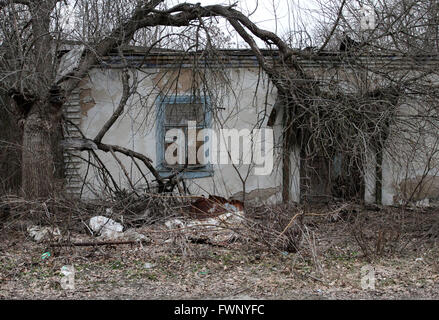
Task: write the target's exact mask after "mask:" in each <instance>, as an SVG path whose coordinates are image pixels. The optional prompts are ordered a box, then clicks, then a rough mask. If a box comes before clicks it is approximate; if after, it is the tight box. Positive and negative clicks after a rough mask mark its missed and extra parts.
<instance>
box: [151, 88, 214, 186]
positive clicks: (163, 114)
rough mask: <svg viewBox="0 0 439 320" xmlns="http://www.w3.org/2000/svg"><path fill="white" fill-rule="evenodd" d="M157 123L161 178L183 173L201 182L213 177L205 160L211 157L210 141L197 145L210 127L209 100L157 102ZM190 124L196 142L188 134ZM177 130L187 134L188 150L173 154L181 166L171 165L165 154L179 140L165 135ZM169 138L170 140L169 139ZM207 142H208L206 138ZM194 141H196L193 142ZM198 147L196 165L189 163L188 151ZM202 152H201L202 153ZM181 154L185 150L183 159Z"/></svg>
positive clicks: (185, 98)
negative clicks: (208, 146)
mask: <svg viewBox="0 0 439 320" xmlns="http://www.w3.org/2000/svg"><path fill="white" fill-rule="evenodd" d="M157 108H158V119H157V120H158V123H157V158H158V162H159V168H158V169H159V172H160V174H161V175H162V176H167V175H169V174H172V173H174V172H176V171H182V175H183V177H185V178H199V177H205V176H210V175H211V174H212V166H211V165H210V164H206V163H205V161H204V159H200V157H199V156H200V155H201V156H202V157H206V156H208V152H209V150H208V148H207V147H206V146H207V144H208V143H207V141H206V140H205V141H196V136H197V135H198V133H199V132H200V131H201V130H203V129H206V128H209V127H210V122H211V112H210V108H209V103H208V99H207V98H205V97H194V96H189V95H173V96H166V97H163V96H161V97H158V98H157ZM188 122H191V123H192V124H195V126H194V127H193V129H195V130H196V131H195V132H196V135H195V140H194V137H192V135H191V134H189V132H188ZM172 129H178V130H181V132H183V134H184V142H185V146H184V148H183V149H175V150H173V156H174V158H179V159H180V161H178V163H168V162H167V160H166V157H165V152H166V150H167V148H168V147H170V145H171V144H172V143H173V142H174V141H175V139H177V136H175V137H173V136H172V135H171V136H169V134H168V136H167V135H166V133H167V132H172V131H170V130H172ZM166 138H167V139H166ZM205 139H207V138H205ZM192 140H194V141H192ZM190 145H195V148H196V154H197V155H198V157H196V159H195V160H196V161H195V162H194V161H189V159H188V155H189V152H188V147H189V146H190ZM200 148H202V149H201V150H200ZM179 150H184V151H183V152H182V154H181V155H179V154H178V152H179Z"/></svg>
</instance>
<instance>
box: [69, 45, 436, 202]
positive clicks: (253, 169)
mask: <svg viewBox="0 0 439 320" xmlns="http://www.w3.org/2000/svg"><path fill="white" fill-rule="evenodd" d="M262 52H263V54H264V55H265V56H266V57H267V59H272V60H273V61H275V60H276V52H275V51H272V50H264V51H262ZM299 60H300V65H301V66H302V67H303V70H305V72H306V73H307V74H308V75H309V76H310V78H311V79H312V80H310V82H312V83H318V86H319V90H320V91H319V93H318V96H319V97H321V107H322V108H323V107H324V108H326V109H322V110H328V108H332V107H334V108H335V107H337V106H336V105H335V104H334V103H333V101H334V100H333V99H335V98H334V97H336V96H337V94H340V93H342V94H343V95H344V98H343V99H342V100H340V103H339V105H340V106H342V105H343V104H347V103H352V104H353V105H355V103H357V104H358V103H359V102H358V101H359V99H357V98H356V97H357V96H356V94H357V93H358V92H361V94H362V96H363V97H365V96H368V97H369V98H370V99H375V100H373V101H383V100H386V97H385V95H384V94H382V93H381V91H380V88H381V87H385V86H384V85H383V86H381V83H385V82H386V79H387V78H388V77H389V76H395V77H396V75H395V74H399V75H400V74H402V73H404V74H405V75H406V74H409V73H421V72H423V71H422V69H423V68H425V66H431V65H434V66H436V65H437V57H436V58H432V57H420V58H419V60H416V61H413V59H408V58H407V59H406V58H404V57H398V56H394V55H389V54H378V55H374V56H368V55H361V56H356V57H352V56H349V55H347V54H344V55H341V54H340V53H330V52H320V53H313V55H312V57H311V56H310V58H307V57H306V56H305V55H304V56H301V57H300V58H299ZM353 61H357V62H358V61H360V62H364V64H363V65H367V66H368V68H361V67H359V66H360V65H361V64H355V63H353ZM386 68H387V69H386ZM127 70H128V71H127ZM376 70H379V71H381V72H382V73H381V74H380V73H379V72H376ZM385 70H388V71H385ZM124 72H125V73H127V74H128V75H129V79H128V82H127V84H129V88H128V87H126V86H124V84H123V81H122V79H123V77H124ZM429 81H431V77H430V79H429ZM382 91H383V92H384V90H382ZM365 92H366V94H365ZM127 93H128V94H127ZM400 93H401V92H400ZM328 95H331V97H332V98H328V99H326V98H325V97H326V96H328ZM395 96H398V92H397V93H396V94H393V95H392V99H393V102H391V103H390V102H389V105H386V104H384V109H383V110H389V109H392V108H393V109H392V110H393V111H392V113H391V116H392V117H394V118H395V117H396V118H398V117H399V115H402V116H401V117H402V118H404V119H406V118H407V116H410V115H414V114H416V115H420V113H419V111H418V110H417V107H416V105H417V104H416V103H413V101H409V100H410V99H414V100H417V101H418V100H419V99H418V98H416V97H415V96H410V95H403V96H402V95H401V96H399V99H397V100H398V102H395V99H394V98H395ZM346 97H348V98H346ZM349 97H350V98H349ZM122 98H123V99H122ZM124 99H126V104H125V105H124V107H123V108H120V104H121V100H124ZM392 99H390V100H392ZM308 100H309V103H315V102H313V101H315V100H316V99H315V97H314V96H313V97H310V98H309V99H308ZM365 101H366V100H365ZM371 101H372V100H371ZM366 102H367V101H366ZM366 102H365V103H363V105H361V108H363V109H361V108H360V109H358V108H357V109H356V110H366V111H367V110H369V111H370V108H374V106H375V104H368V103H366ZM286 105H287V103H286V102H285V99H284V98H282V97H281V96H280V95H279V94H278V92H277V89H276V86H274V85H273V83H272V81H271V79H270V77H269V76H268V75H267V74H266V73H265V72H264V71H263V70H262V68H260V65H259V63H258V60H257V59H256V57H255V56H254V54H253V53H252V52H251V51H250V50H222V51H218V52H217V53H216V55H209V54H208V53H205V52H192V53H191V52H189V53H188V52H179V51H174V50H165V49H163V50H159V49H157V50H151V51H149V50H146V49H144V48H138V47H129V48H128V47H127V48H126V49H125V50H124V51H123V55H122V56H121V55H120V53H114V54H110V55H108V56H106V57H104V58H103V59H102V61H101V63H100V64H99V65H97V66H95V68H93V69H92V70H91V71H90V72H89V76H88V77H87V78H86V79H84V80H83V81H82V83H81V85H80V87H79V88H78V89H77V90H76V91H75V92H74V94H73V95H72V96H71V97H70V99H69V101H68V102H67V103H66V104H65V106H64V115H65V119H66V120H67V122H66V125H65V138H66V140H69V139H70V140H71V141H73V140H74V139H79V138H82V137H86V138H89V139H94V138H95V137H96V136H98V135H99V133H100V131H101V129H102V128H103V127H104V126H105V125H106V124H108V121H109V120H110V119H111V118H112V117H113V116H114V114H115V112H116V113H118V116H117V118H115V120H114V123H112V125H111V128H110V129H109V130H108V132H106V134H105V135H104V136H103V137H101V138H102V143H105V144H107V145H113V146H120V147H121V148H126V149H129V150H132V151H134V152H136V153H138V154H142V155H144V156H145V157H146V158H147V159H148V161H149V160H150V163H151V164H152V166H153V168H154V170H155V171H156V173H155V174H154V173H153V172H151V170H150V169H149V168H148V167H147V166H145V164H144V163H142V162H141V161H138V160H137V161H136V159H134V158H133V157H130V156H127V155H124V154H121V153H117V156H116V154H115V153H114V152H113V150H110V152H108V150H106V151H107V152H104V151H101V150H97V148H93V147H92V148H91V150H93V153H94V154H95V155H96V156H98V157H99V164H100V165H99V166H95V165H93V163H94V161H96V160H95V159H93V155H91V154H90V152H89V151H90V150H83V149H82V150H81V149H78V147H75V145H74V144H67V145H66V148H65V151H64V158H65V163H66V173H65V175H66V188H67V191H68V192H69V193H71V194H73V195H76V196H81V197H84V198H93V197H99V196H100V195H102V194H103V193H105V192H106V190H107V187H108V185H116V186H117V187H118V188H120V189H121V190H122V189H134V190H143V191H148V190H150V188H152V187H153V185H154V184H155V182H156V181H157V179H158V177H157V174H158V175H159V177H161V178H163V179H166V178H169V177H170V176H171V177H172V178H174V179H178V181H180V182H181V183H180V184H179V188H184V189H185V191H188V192H190V194H194V195H205V196H207V195H210V194H215V195H220V196H222V197H226V198H233V199H240V200H242V199H243V198H245V201H261V202H280V201H282V200H288V201H289V200H291V201H295V202H300V201H303V200H306V201H328V200H332V199H349V198H353V197H356V198H357V199H359V200H364V201H365V202H367V203H375V202H379V203H382V204H385V205H391V204H396V203H398V202H399V201H402V200H404V199H407V198H410V200H414V201H420V200H424V199H428V201H433V200H434V199H435V198H438V197H439V180H436V178H435V176H436V172H435V171H434V169H435V168H437V166H435V164H434V162H435V159H434V158H435V152H434V151H435V150H433V149H434V146H436V144H437V137H435V136H433V135H431V134H430V131H429V130H427V129H426V128H427V127H430V126H432V122H429V123H423V128H424V129H423V130H424V131H422V130H418V129H419V127H420V125H419V126H417V128H418V129H416V130H414V131H417V132H418V134H419V135H420V136H419V137H418V136H416V138H414V137H412V136H411V133H409V130H406V131H404V132H403V133H402V132H401V126H407V123H408V122H407V121H402V122H397V121H391V120H392V118H391V117H389V118H386V119H387V120H386V121H384V122H385V125H386V128H387V129H386V130H387V131H386V139H385V143H383V144H381V146H382V148H381V149H379V150H378V149H375V150H374V149H373V140H376V136H374V135H373V134H372V133H371V134H370V135H369V137H371V139H370V140H371V142H368V141H365V138H364V136H360V135H358V136H355V135H357V133H355V132H354V133H351V132H349V130H347V132H346V134H345V136H344V135H343V134H342V135H341V136H339V137H338V139H340V141H343V140H347V139H351V140H352V141H357V142H358V145H352V149H351V150H346V152H343V149H342V148H339V149H337V148H333V149H331V150H332V151H331V152H320V153H319V152H313V150H310V145H311V144H310V143H308V142H309V141H311V140H312V139H313V138H312V137H313V135H314V134H316V137H319V134H320V133H319V134H317V132H316V131H313V130H324V128H325V125H324V124H323V125H320V127H316V128H314V127H313V125H308V127H307V132H305V131H306V130H304V128H303V127H301V128H299V126H298V125H297V122H295V119H298V118H295V117H294V115H293V116H292V120H291V123H290V126H292V128H290V130H287V129H286V127H287V125H286V123H285V118H286V116H285V114H286V111H285V110H286V107H285V106H286ZM426 105H429V103H428V102H426ZM390 106H392V107H390ZM368 108H369V109H368ZM353 109H355V108H353ZM340 110H342V109H340ZM395 110H396V111H395ZM354 111H355V110H354ZM366 113H367V112H366ZM381 115H388V112H387V111H385V112H383V113H382V114H381ZM344 116H346V114H345V115H343V114H340V115H339V116H337V118H336V121H333V120H331V121H328V122H331V123H328V124H327V126H329V125H333V124H334V123H335V122H337V121H339V120H340V121H341V119H342V118H343V117H344ZM347 117H348V118H349V117H355V116H351V115H349V116H347ZM322 119H323V120H324V119H325V118H324V117H322ZM389 119H390V120H389ZM413 119H416V117H413ZM432 119H433V118H432ZM323 120H322V121H323ZM348 120H349V121H351V120H352V119H347V121H348ZM319 121H320V120H319ZM410 121H412V120H410ZM414 121H416V120H414ZM188 122H189V123H190V126H189V125H188ZM305 122H306V121H304V123H305ZM309 123H311V124H315V123H316V122H315V119H314V120H313V121H312V122H309ZM317 123H318V121H317ZM337 123H338V122H337ZM354 124H355V123H354ZM367 125H368V126H369V127H368V128H371V130H372V131H373V130H375V129H376V127H377V126H375V125H374V123H373V121H372V125H371V124H370V123H369V124H366V126H367ZM349 127H352V125H351V124H349V125H348V128H347V129H349ZM408 127H409V126H408ZM191 128H192V129H193V132H194V133H195V136H197V137H198V138H199V139H195V138H194V137H195V136H194V135H193V134H192V137H191V133H190V132H192V131H191ZM172 129H177V131H175V132H180V133H181V135H182V138H183V139H182V141H183V142H181V141H180V143H179V144H178V146H177V147H176V148H174V149H172V152H171V155H172V156H174V157H177V158H178V159H180V160H181V161H179V162H178V163H177V164H176V163H171V162H170V161H168V159H167V157H166V152H167V150H168V149H169V147H170V146H171V144H172V143H173V142H175V141H176V138H177V136H176V135H171V136H169V135H168V134H167V132H168V131H169V130H172ZM203 129H211V130H213V132H216V133H217V136H219V137H220V138H221V137H223V136H221V133H224V131H221V130H224V129H231V131H228V133H229V134H230V136H227V135H226V136H225V139H226V140H227V142H226V145H228V143H230V145H233V144H234V145H235V147H236V148H237V149H238V153H237V154H231V152H230V148H229V149H227V148H226V149H221V148H218V150H219V153H218V154H219V156H218V159H223V160H227V158H229V160H230V161H229V162H228V163H227V161H225V162H226V163H224V161H211V160H212V159H214V157H215V155H214V154H213V153H214V152H213V151H212V150H215V149H214V148H212V143H213V142H215V141H216V143H219V142H218V141H217V140H220V138H217V139H212V138H211V136H208V135H206V134H204V136H203V134H202V136H201V138H200V135H198V134H199V133H200V132H202V130H203ZM255 129H258V130H259V131H257V132H258V133H260V135H256V134H253V135H252V134H250V138H248V137H244V136H245V135H246V134H247V135H248V133H249V132H250V133H253V132H256V131H254V130H255ZM265 129H267V130H265ZM233 130H235V131H233ZM328 130H329V129H328ZM372 131H371V132H372ZM233 134H234V135H233ZM236 134H237V135H236ZM286 134H288V135H289V136H288V139H290V140H291V148H289V149H288V151H284V150H285V144H283V143H282V142H283V141H284V140H283V139H284V137H285V136H286ZM349 135H351V136H349ZM348 136H349V137H348ZM402 136H404V137H405V138H407V139H403V140H401V141H399V140H398V138H400V137H402ZM407 136H409V137H407ZM304 137H308V138H307V139H308V140H304V139H305V138H304ZM223 138H224V137H223ZM229 138H230V139H229ZM271 138H273V139H271ZM271 140H272V141H271ZM408 140H410V141H418V142H419V141H421V140H422V144H413V145H411V144H410V143H408V142H407V141H408ZM304 141H305V142H304ZM307 141H308V142H307ZM389 141H392V143H390V142H389ZM257 142H259V145H258V146H257V148H253V145H256V144H257ZM249 143H250V144H251V146H250V147H249V146H248V144H249ZM333 143H334V144H335V142H334V141H332V142H331V141H329V140H328V141H324V146H323V147H324V148H323V149H322V148H321V149H319V150H320V151H322V150H329V148H328V149H325V146H328V147H329V146H330V145H331V144H333ZM390 144H391V146H392V147H390ZM388 146H389V147H388ZM189 147H193V148H195V149H193V150H195V151H196V153H197V155H198V157H196V160H195V161H189V160H188V159H189V157H188V154H189V153H190V152H189ZM255 150H256V151H258V152H259V153H260V154H259V159H256V160H258V161H253V160H254V159H252V158H253V156H254V151H255ZM361 150H363V151H361ZM364 150H369V151H370V152H367V151H364ZM377 150H378V151H377ZM395 150H397V151H395ZM209 152H210V154H209ZM233 152H234V151H233ZM245 152H247V153H248V152H250V153H251V154H252V155H250V156H248V155H246V154H245ZM285 154H286V155H285ZM354 154H355V155H356V156H357V158H358V159H361V161H362V162H361V164H359V162H356V160H355V161H354V160H352V158H353V157H352V155H354ZM232 158H234V160H235V161H232ZM206 159H207V161H206ZM218 159H217V160H218ZM244 159H247V160H248V161H244ZM286 160H288V161H289V163H288V164H286V163H285V161H286ZM102 167H104V168H105V170H102ZM354 167H356V170H351V169H352V168H354ZM427 167H428V170H427V171H426V168H427ZM349 168H351V169H349ZM110 175H111V177H110ZM110 180H111V182H109V181H110Z"/></svg>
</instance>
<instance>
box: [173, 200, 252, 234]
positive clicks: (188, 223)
mask: <svg viewBox="0 0 439 320" xmlns="http://www.w3.org/2000/svg"><path fill="white" fill-rule="evenodd" d="M230 206H232V207H234V206H233V205H230ZM235 209H236V208H235ZM243 214H244V213H243V212H242V211H234V212H226V213H224V214H221V215H219V216H217V217H214V218H208V219H202V220H199V219H189V220H185V221H183V220H182V219H178V218H174V219H170V220H168V221H166V222H165V226H166V227H167V228H168V229H178V228H185V227H186V228H191V227H196V226H200V227H204V228H208V229H216V228H218V227H227V226H233V227H237V226H238V225H239V224H240V223H241V222H242V221H243V219H244V216H243Z"/></svg>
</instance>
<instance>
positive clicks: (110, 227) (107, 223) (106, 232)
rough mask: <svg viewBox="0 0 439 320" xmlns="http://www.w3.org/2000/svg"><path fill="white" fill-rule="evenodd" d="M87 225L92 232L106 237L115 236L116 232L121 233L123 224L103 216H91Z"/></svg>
mask: <svg viewBox="0 0 439 320" xmlns="http://www.w3.org/2000/svg"><path fill="white" fill-rule="evenodd" d="M89 225H90V228H91V229H92V230H93V231H94V232H96V233H97V234H99V235H100V236H104V237H106V238H117V237H118V233H121V232H122V230H123V226H122V225H121V224H120V223H117V222H116V221H114V220H112V219H110V218H107V217H104V216H96V217H93V218H91V219H90V222H89Z"/></svg>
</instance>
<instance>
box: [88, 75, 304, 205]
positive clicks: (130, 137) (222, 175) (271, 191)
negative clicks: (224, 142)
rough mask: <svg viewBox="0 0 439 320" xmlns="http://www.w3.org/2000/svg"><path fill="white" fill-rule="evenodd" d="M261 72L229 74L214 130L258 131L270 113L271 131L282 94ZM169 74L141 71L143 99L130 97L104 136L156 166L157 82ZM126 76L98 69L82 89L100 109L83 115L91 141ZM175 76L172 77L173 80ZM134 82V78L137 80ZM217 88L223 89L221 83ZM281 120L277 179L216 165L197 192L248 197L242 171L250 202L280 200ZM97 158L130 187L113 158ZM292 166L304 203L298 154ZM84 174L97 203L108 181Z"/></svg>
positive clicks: (128, 163) (138, 179) (194, 183)
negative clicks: (271, 114)
mask: <svg viewBox="0 0 439 320" xmlns="http://www.w3.org/2000/svg"><path fill="white" fill-rule="evenodd" d="M259 72H260V71H259V69H258V68H230V69H228V70H226V72H225V74H226V75H227V77H228V81H229V83H228V85H227V86H224V87H222V88H221V87H220V86H218V90H214V91H215V93H214V95H216V96H215V97H214V100H218V101H221V102H220V105H218V106H220V107H222V108H224V110H216V111H215V116H214V117H213V120H212V127H213V129H220V128H235V129H238V130H240V129H244V128H247V129H249V130H252V129H253V128H254V127H255V126H256V124H257V123H258V120H260V119H261V118H262V115H263V114H264V113H266V117H265V120H264V122H263V124H262V128H265V127H266V122H267V118H268V115H269V114H270V112H271V109H272V107H273V105H274V103H275V99H276V89H275V88H274V87H273V85H272V84H271V83H270V82H269V81H268V80H267V77H266V76H265V75H264V74H260V73H259ZM163 73H164V70H163V69H161V70H159V69H144V70H142V72H137V77H138V79H139V80H140V82H139V85H138V89H137V94H135V95H133V96H132V97H131V98H130V100H129V102H128V104H127V106H126V108H125V112H124V114H123V116H121V117H120V118H119V119H118V120H117V121H116V122H115V123H114V124H113V126H112V127H111V129H110V130H109V131H108V132H107V134H106V135H105V136H104V138H103V140H102V142H103V143H107V144H113V145H119V146H123V147H126V148H129V149H132V150H134V151H136V152H139V153H142V154H144V155H146V156H147V157H149V158H150V159H151V160H152V161H153V164H157V161H158V155H157V154H156V144H157V143H158V141H156V131H157V123H156V112H157V107H156V104H155V99H156V97H157V95H158V94H159V93H160V88H159V87H160V86H162V87H163V84H160V83H158V81H157V79H158V78H160V79H162V77H163V76H164V77H167V75H166V74H163ZM120 76H121V70H120V69H105V70H101V69H93V70H92V71H91V72H90V77H89V80H88V81H87V82H86V83H84V84H83V85H82V87H81V88H82V90H87V89H89V91H88V93H89V94H88V97H86V98H87V101H92V102H93V103H92V105H93V104H94V105H93V106H92V107H91V108H90V107H87V108H84V107H83V108H82V111H81V112H82V117H81V123H80V127H81V130H82V131H83V133H84V134H85V136H86V137H88V138H91V139H93V138H94V137H95V136H96V135H97V134H98V132H99V130H100V129H101V128H102V126H103V125H104V124H105V122H106V121H107V120H108V119H109V118H110V117H111V115H112V113H113V112H114V110H115V109H116V108H117V106H118V103H119V100H120V98H121V94H122V83H121V80H120ZM171 76H172V74H170V76H169V77H171ZM208 77H209V76H208ZM213 77H215V75H214V76H213ZM132 78H133V76H131V79H132ZM182 79H183V78H182ZM183 80H184V79H183ZM209 81H210V80H208V82H209ZM212 81H215V82H218V79H217V77H216V79H212ZM212 83H213V82H212ZM213 85H218V83H214V84H213ZM185 86H186V84H184V83H182V84H181V85H179V86H178V87H179V89H178V90H179V92H178V94H181V95H183V94H190V93H191V92H190V91H187V90H185ZM162 89H163V88H162ZM264 110H265V111H264ZM280 118H281V117H280V116H278V117H277V120H276V123H275V125H274V127H273V130H274V138H275V148H274V151H273V154H274V167H273V170H272V172H271V174H269V175H260V176H258V175H254V174H253V171H251V172H250V174H248V176H247V173H248V170H249V169H250V166H249V165H237V166H236V165H235V166H233V165H230V164H228V165H224V164H223V165H221V164H219V165H214V166H213V168H214V173H213V175H212V176H210V177H205V178H195V179H186V180H185V181H186V185H187V186H188V187H189V190H190V191H191V193H192V194H197V195H206V196H207V195H209V194H215V195H220V196H224V197H230V196H232V195H235V196H239V193H240V192H241V193H242V190H243V183H242V181H241V179H240V177H239V174H238V172H239V173H240V174H241V177H243V178H244V179H245V180H246V182H245V191H246V194H247V195H246V200H252V199H253V200H259V201H275V202H277V201H280V200H281V181H282V172H281V168H282V161H281V157H280V156H279V155H278V147H279V137H280V134H281V125H280ZM97 153H98V155H99V157H100V158H101V160H102V161H103V162H104V164H105V166H106V167H107V169H108V170H109V171H110V172H111V173H112V175H113V177H114V178H115V179H116V182H117V183H118V184H120V185H121V186H124V187H125V188H128V186H129V185H128V183H127V179H126V177H125V175H124V173H123V171H122V170H121V169H120V166H119V164H118V163H117V162H116V161H115V160H114V158H113V156H112V155H111V153H104V152H101V151H97ZM87 154H88V153H87V152H82V157H84V158H87V157H88V155H87ZM117 157H118V158H119V159H120V160H121V161H122V163H123V165H124V167H125V168H126V170H127V171H128V172H129V174H130V176H131V179H132V181H133V182H134V183H135V184H136V187H141V186H142V185H145V182H144V181H142V175H141V174H140V172H139V171H138V170H137V168H136V167H135V166H134V165H133V163H132V160H131V159H130V158H128V157H126V156H124V155H122V154H117ZM291 161H292V166H291V168H292V173H293V177H292V179H291V193H292V199H293V200H295V201H298V200H299V190H300V189H299V170H298V167H297V161H296V160H295V158H294V155H292V160H291ZM138 163H139V164H140V165H141V167H142V169H143V170H142V171H143V173H144V174H145V175H146V176H147V177H148V179H149V180H152V179H153V176H152V175H151V174H150V173H149V172H148V169H147V168H146V167H144V166H143V164H141V163H140V161H138ZM80 172H81V176H82V177H83V178H85V179H86V182H87V184H86V186H85V188H84V189H83V197H86V198H94V197H96V196H98V194H99V193H100V192H103V190H104V188H103V184H102V181H101V179H100V178H98V175H97V171H96V170H95V169H93V168H91V167H89V166H87V165H86V163H84V164H83V165H82V166H81V170H80ZM92 189H94V190H92Z"/></svg>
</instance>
